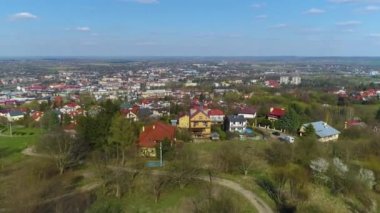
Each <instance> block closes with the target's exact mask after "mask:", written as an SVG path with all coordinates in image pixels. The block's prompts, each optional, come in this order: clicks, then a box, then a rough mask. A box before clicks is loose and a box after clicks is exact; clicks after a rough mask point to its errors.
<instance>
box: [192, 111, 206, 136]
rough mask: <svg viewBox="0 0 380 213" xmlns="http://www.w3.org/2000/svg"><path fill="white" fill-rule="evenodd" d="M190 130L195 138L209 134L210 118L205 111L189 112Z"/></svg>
mask: <svg viewBox="0 0 380 213" xmlns="http://www.w3.org/2000/svg"><path fill="white" fill-rule="evenodd" d="M190 131H191V132H192V133H193V135H194V137H196V138H209V137H210V136H211V119H210V117H209V116H208V115H207V112H205V111H203V110H197V111H195V112H193V113H191V117H190Z"/></svg>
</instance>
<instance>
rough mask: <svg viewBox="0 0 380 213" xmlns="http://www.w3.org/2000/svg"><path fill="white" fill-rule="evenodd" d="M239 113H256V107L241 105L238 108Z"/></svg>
mask: <svg viewBox="0 0 380 213" xmlns="http://www.w3.org/2000/svg"><path fill="white" fill-rule="evenodd" d="M239 114H251V115H254V114H256V109H255V108H253V107H241V108H240V110H239Z"/></svg>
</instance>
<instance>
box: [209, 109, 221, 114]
mask: <svg viewBox="0 0 380 213" xmlns="http://www.w3.org/2000/svg"><path fill="white" fill-rule="evenodd" d="M223 115H224V112H223V111H222V110H220V109H211V110H209V111H208V116H223Z"/></svg>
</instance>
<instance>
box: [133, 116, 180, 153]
mask: <svg viewBox="0 0 380 213" xmlns="http://www.w3.org/2000/svg"><path fill="white" fill-rule="evenodd" d="M175 134H176V131H175V127H174V126H171V125H170V124H165V123H162V122H159V121H157V122H155V123H154V124H152V125H148V126H144V127H143V130H142V132H141V133H140V136H139V142H138V145H139V148H140V154H141V155H142V156H145V157H152V158H154V157H156V156H157V153H156V147H157V146H158V144H159V143H160V142H162V141H164V140H169V141H171V142H172V143H174V142H175Z"/></svg>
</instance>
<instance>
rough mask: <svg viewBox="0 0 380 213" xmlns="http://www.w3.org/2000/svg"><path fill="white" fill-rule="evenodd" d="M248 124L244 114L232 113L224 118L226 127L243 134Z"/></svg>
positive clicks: (227, 129) (228, 129)
mask: <svg viewBox="0 0 380 213" xmlns="http://www.w3.org/2000/svg"><path fill="white" fill-rule="evenodd" d="M247 126H248V121H247V119H245V118H244V116H242V115H230V116H227V117H226V119H225V120H224V128H225V130H226V131H229V132H239V133H241V134H243V133H245V130H246V128H247Z"/></svg>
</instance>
